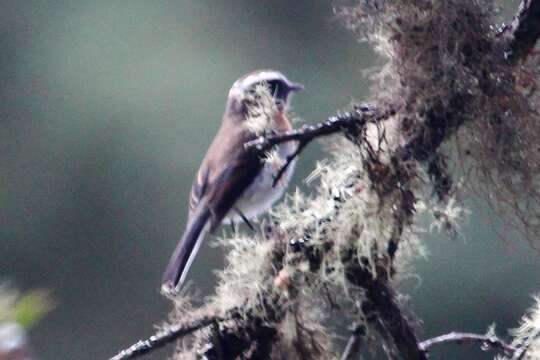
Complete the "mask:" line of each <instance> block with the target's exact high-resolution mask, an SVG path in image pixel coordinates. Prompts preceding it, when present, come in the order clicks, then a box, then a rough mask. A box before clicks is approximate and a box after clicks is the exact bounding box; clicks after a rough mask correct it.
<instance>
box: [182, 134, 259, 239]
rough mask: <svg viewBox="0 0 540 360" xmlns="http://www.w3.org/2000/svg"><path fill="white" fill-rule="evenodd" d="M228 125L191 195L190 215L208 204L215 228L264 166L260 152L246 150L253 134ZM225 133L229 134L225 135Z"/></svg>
mask: <svg viewBox="0 0 540 360" xmlns="http://www.w3.org/2000/svg"><path fill="white" fill-rule="evenodd" d="M227 125H228V124H225V125H224V126H223V127H222V129H220V131H219V132H218V135H217V136H216V139H215V141H214V142H213V143H212V145H211V146H210V149H209V150H208V153H207V155H206V157H205V159H204V160H203V162H202V164H201V167H200V169H199V172H198V174H197V177H196V178H195V181H194V182H193V186H192V188H191V194H190V201H189V209H190V218H192V217H193V216H194V214H196V213H197V209H198V208H199V207H200V206H205V207H207V208H208V209H209V210H210V212H211V215H212V218H211V220H212V226H211V230H213V229H214V228H215V227H217V226H218V225H219V223H220V222H221V221H222V220H223V218H224V217H225V216H226V215H227V213H228V212H229V210H230V209H231V208H232V206H233V205H234V203H235V202H236V200H238V198H239V197H240V196H241V195H242V193H243V192H244V190H245V189H246V188H247V187H248V186H249V185H250V184H251V182H253V180H254V179H255V177H256V176H257V174H258V173H259V171H260V170H261V168H262V166H263V162H262V161H261V159H260V158H259V157H258V156H257V155H256V154H254V153H252V152H248V151H246V150H245V149H244V144H245V143H246V142H247V141H249V140H252V139H253V136H252V135H250V134H246V132H245V131H242V129H241V128H240V129H238V126H236V127H233V128H227V129H224V127H226V126H227ZM234 125H236V124H234ZM222 132H223V133H227V134H228V135H229V136H222V135H223V134H222Z"/></svg>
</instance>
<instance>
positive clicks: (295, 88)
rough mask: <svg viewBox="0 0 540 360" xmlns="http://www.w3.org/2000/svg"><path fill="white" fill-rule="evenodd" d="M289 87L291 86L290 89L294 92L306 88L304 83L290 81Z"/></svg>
mask: <svg viewBox="0 0 540 360" xmlns="http://www.w3.org/2000/svg"><path fill="white" fill-rule="evenodd" d="M288 87H289V91H292V92H297V91H301V90H304V85H302V84H299V83H290V84H288Z"/></svg>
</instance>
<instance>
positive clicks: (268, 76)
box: [233, 71, 285, 89]
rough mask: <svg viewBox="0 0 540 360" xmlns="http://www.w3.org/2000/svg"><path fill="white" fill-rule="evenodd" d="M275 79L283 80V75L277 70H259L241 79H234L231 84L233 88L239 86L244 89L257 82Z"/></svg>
mask: <svg viewBox="0 0 540 360" xmlns="http://www.w3.org/2000/svg"><path fill="white" fill-rule="evenodd" d="M276 79H279V80H283V81H285V78H284V76H283V75H282V74H281V73H279V72H277V71H261V72H259V73H256V74H251V75H248V76H246V77H245V78H244V79H242V80H238V81H236V82H235V83H234V84H233V87H235V88H238V87H241V88H243V89H246V88H248V87H250V86H251V85H253V84H256V83H258V82H261V81H269V80H276Z"/></svg>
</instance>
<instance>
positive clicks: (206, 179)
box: [163, 123, 263, 289]
mask: <svg viewBox="0 0 540 360" xmlns="http://www.w3.org/2000/svg"><path fill="white" fill-rule="evenodd" d="M232 125H237V124H232ZM227 126H229V125H228V124H227V123H224V125H222V127H221V129H220V131H219V132H218V134H217V135H216V138H215V139H214V142H213V143H212V145H211V146H210V149H209V150H208V153H207V155H206V157H205V158H204V160H203V163H202V165H201V167H200V169H199V172H198V174H197V177H196V178H195V181H194V184H193V186H192V189H191V194H190V201H189V205H190V211H189V219H188V223H187V226H186V230H185V232H184V234H183V235H182V238H181V239H180V241H179V243H178V245H177V247H176V250H175V251H174V253H173V255H172V257H171V259H170V261H169V265H168V266H167V269H166V270H165V274H164V275H163V285H164V288H165V289H171V288H176V289H178V288H179V287H180V286H181V285H182V282H183V281H184V279H185V277H186V274H187V271H188V270H189V267H190V265H191V262H192V261H193V259H194V257H195V254H196V253H197V250H198V249H199V246H200V244H201V242H202V240H203V239H204V234H205V232H206V230H209V231H213V230H214V229H215V228H216V227H217V226H218V225H219V224H220V223H221V221H222V220H223V218H224V217H225V216H226V215H227V213H228V212H229V210H230V209H231V208H232V207H233V205H234V203H235V202H236V200H238V198H239V197H240V196H241V195H242V193H243V192H244V190H245V189H246V188H247V187H248V186H249V185H250V184H251V183H252V182H253V180H254V179H255V177H256V176H257V174H258V173H259V171H260V170H261V168H262V166H263V162H262V161H261V159H259V157H258V156H257V155H255V154H253V153H252V152H248V151H246V150H245V149H244V143H245V142H246V141H249V140H250V138H249V137H248V136H246V132H245V131H241V130H242V129H241V128H239V127H238V126H235V127H232V128H227Z"/></svg>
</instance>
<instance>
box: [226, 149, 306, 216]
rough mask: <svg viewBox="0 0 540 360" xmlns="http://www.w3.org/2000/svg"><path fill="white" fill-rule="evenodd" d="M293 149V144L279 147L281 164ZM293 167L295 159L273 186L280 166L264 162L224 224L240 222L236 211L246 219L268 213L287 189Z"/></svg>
mask: <svg viewBox="0 0 540 360" xmlns="http://www.w3.org/2000/svg"><path fill="white" fill-rule="evenodd" d="M295 149H296V144H295V143H285V144H283V145H280V147H279V150H278V154H279V157H280V158H281V159H282V160H283V163H284V161H285V159H286V157H287V156H288V155H289V154H292V153H293V152H294V151H295ZM295 165H296V159H294V160H293V161H292V162H291V164H289V166H288V167H287V169H286V170H285V172H284V173H283V175H282V176H281V178H280V180H279V181H278V183H277V184H276V185H275V186H273V183H274V179H275V178H276V175H277V173H278V171H279V169H281V167H282V165H280V164H272V163H269V162H266V163H265V164H264V166H263V168H262V169H261V172H260V173H259V174H258V175H257V177H256V178H255V179H254V180H253V182H252V183H251V185H250V186H249V187H248V188H247V189H246V190H245V191H244V193H243V194H242V196H241V197H240V198H239V199H238V200H237V201H236V203H235V205H234V207H233V208H232V209H231V210H230V211H229V213H228V214H227V216H226V217H225V219H224V221H225V222H226V223H230V222H231V221H232V222H234V223H240V222H242V221H243V220H242V217H241V216H240V215H239V214H238V212H237V210H239V211H241V212H242V214H243V215H244V216H245V217H246V218H248V219H251V218H253V217H256V216H257V215H260V214H262V213H264V212H265V211H268V210H269V209H270V207H272V204H274V202H276V201H277V200H278V199H279V198H280V197H281V196H282V195H283V193H284V192H285V189H287V186H288V185H289V182H290V180H291V177H292V174H293V172H294V167H295Z"/></svg>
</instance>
